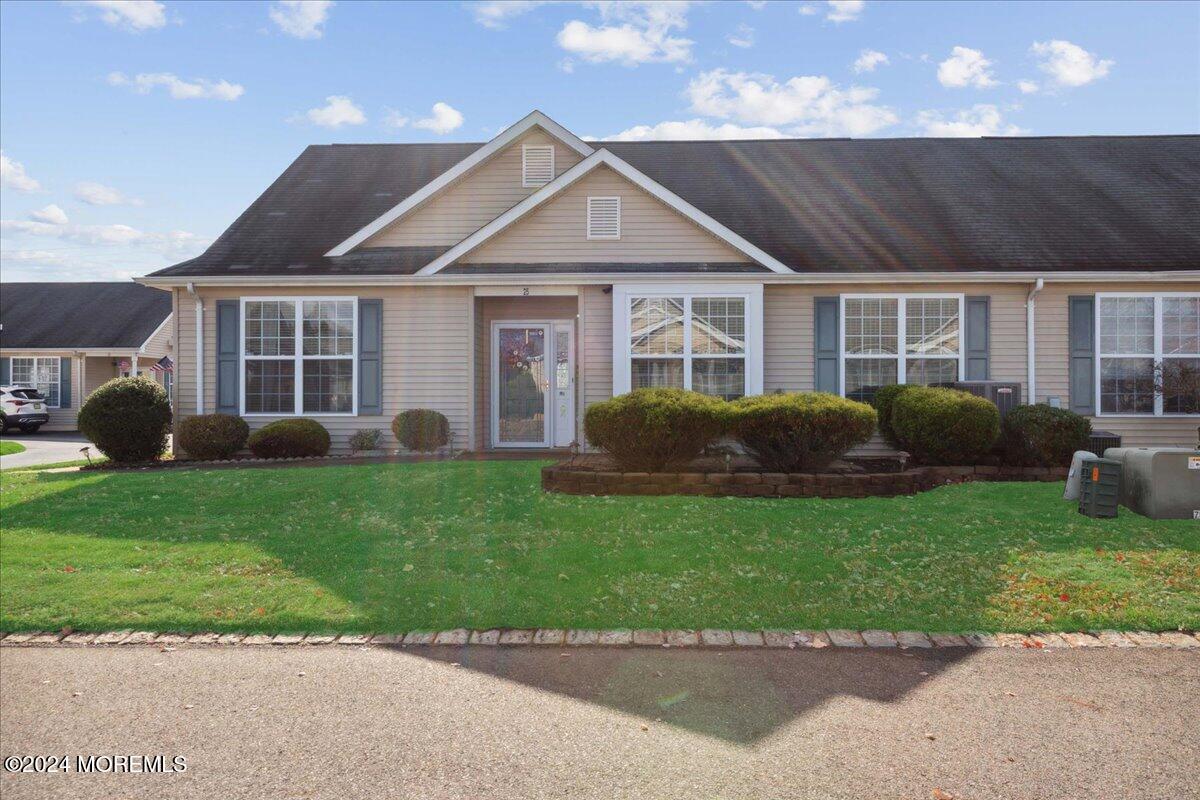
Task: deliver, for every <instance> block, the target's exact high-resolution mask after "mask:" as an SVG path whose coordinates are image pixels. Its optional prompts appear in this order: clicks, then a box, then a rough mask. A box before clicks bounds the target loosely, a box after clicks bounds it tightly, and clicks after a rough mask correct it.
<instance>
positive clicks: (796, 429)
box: [729, 392, 877, 472]
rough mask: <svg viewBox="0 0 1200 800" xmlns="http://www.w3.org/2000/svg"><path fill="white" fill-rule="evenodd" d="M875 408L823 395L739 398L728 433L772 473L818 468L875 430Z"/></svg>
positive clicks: (868, 436) (859, 442)
mask: <svg viewBox="0 0 1200 800" xmlns="http://www.w3.org/2000/svg"><path fill="white" fill-rule="evenodd" d="M876 419H877V417H876V414H875V409H873V408H871V407H870V406H869V405H867V404H866V403H858V402H855V401H854V400H847V399H845V398H842V397H838V396H837V395H834V394H828V393H826V392H797V393H792V394H770V395H758V396H753V397H743V398H741V399H740V400H737V401H735V402H734V403H733V404H732V419H731V424H730V428H729V431H730V433H731V434H732V435H733V436H734V437H735V438H736V439H737V440H738V441H739V442H741V444H742V446H743V447H745V448H746V451H747V452H749V453H750V455H752V456H753V457H754V458H755V460H757V461H758V463H759V464H761V465H762V466H763V467H765V468H767V469H769V470H771V471H773V472H802V471H811V470H820V469H824V468H825V467H827V466H829V463H830V462H831V461H834V460H835V459H837V458H840V457H841V456H842V455H843V454H844V453H845V452H846V451H847V450H849V449H851V448H852V447H856V446H857V445H860V444H864V443H865V442H866V441H867V440H868V439H870V438H871V434H872V433H874V432H875V423H876Z"/></svg>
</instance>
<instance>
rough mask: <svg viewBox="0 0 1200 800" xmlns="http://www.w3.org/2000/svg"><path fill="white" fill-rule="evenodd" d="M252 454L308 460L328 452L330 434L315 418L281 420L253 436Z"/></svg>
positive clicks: (257, 431)
mask: <svg viewBox="0 0 1200 800" xmlns="http://www.w3.org/2000/svg"><path fill="white" fill-rule="evenodd" d="M249 445H250V451H251V452H252V453H254V455H256V456H258V457H259V458H307V457H310V456H323V455H325V454H326V453H328V452H329V431H327V430H325V426H324V425H322V424H321V423H319V422H317V421H316V420H314V419H305V418H304V417H297V418H296V419H280V420H276V421H275V422H272V423H270V424H268V425H264V426H263V427H261V428H259V429H258V430H256V431H255V432H254V433H252V434H250V441H249Z"/></svg>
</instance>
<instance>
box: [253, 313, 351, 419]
mask: <svg viewBox="0 0 1200 800" xmlns="http://www.w3.org/2000/svg"><path fill="white" fill-rule="evenodd" d="M357 330H358V302H357V300H356V299H355V298H352V297H349V298H348V297H320V298H309V297H295V298H286V299H281V298H243V299H242V392H243V396H242V412H243V413H244V414H267V415H271V416H288V415H295V414H353V413H355V409H356V407H357V406H356V402H355V400H356V398H355V392H356V385H357V382H356V380H355V372H356V370H357V358H356V356H357V352H358V350H357V342H356V335H357Z"/></svg>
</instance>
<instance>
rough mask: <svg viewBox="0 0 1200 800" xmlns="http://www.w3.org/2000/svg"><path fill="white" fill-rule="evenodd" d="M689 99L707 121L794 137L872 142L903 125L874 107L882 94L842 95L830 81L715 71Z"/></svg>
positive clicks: (854, 89)
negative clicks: (775, 129) (783, 131)
mask: <svg viewBox="0 0 1200 800" xmlns="http://www.w3.org/2000/svg"><path fill="white" fill-rule="evenodd" d="M685 94H686V95H687V97H688V99H689V100H690V101H691V107H692V110H693V111H695V112H697V113H699V114H703V115H704V116H708V117H717V118H719V119H730V120H736V121H737V122H741V123H745V124H748V125H767V126H787V132H788V133H789V134H791V135H794V136H867V135H870V134H872V133H874V132H876V131H878V130H879V129H881V128H885V127H887V126H889V125H893V124H895V123H896V121H897V119H898V118H897V117H896V114H895V113H894V112H893V111H892V110H891V109H890V108H887V107H886V106H880V105H875V104H874V103H873V102H872V101H874V100H875V98H876V97H877V96H878V94H879V91H878V90H877V89H872V88H866V87H859V86H851V87H849V88H847V89H842V88H840V87H838V86H836V85H835V84H834V83H833V82H832V81H830V80H829V78H827V77H825V76H816V75H807V76H801V77H795V78H790V79H788V80H787V81H786V82H785V83H779V82H778V81H776V80H775V78H774V77H773V76H771V75H761V74H754V73H746V72H729V71H728V70H724V69H715V70H711V71H709V72H703V73H701V74H700V75H699V76H698V77H696V78H694V79H693V80H692V82H691V83H689V84H688V87H687V89H686V91H685Z"/></svg>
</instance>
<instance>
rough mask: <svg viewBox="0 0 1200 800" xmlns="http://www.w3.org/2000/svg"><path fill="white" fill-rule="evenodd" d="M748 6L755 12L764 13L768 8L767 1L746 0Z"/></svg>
mask: <svg viewBox="0 0 1200 800" xmlns="http://www.w3.org/2000/svg"><path fill="white" fill-rule="evenodd" d="M746 5H748V6H750V7H751V8H753V9H754V10H755V11H762V10H763V9H764V8H766V7H767V0H746Z"/></svg>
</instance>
